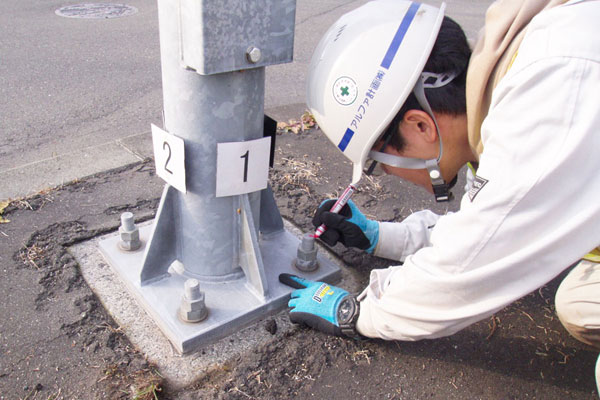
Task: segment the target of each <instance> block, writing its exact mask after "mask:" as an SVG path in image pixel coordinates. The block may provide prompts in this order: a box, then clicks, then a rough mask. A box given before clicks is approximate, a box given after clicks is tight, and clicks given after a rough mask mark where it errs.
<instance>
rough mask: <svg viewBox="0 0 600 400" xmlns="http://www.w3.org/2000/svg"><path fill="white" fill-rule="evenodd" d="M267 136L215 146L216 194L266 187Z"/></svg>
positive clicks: (251, 190)
mask: <svg viewBox="0 0 600 400" xmlns="http://www.w3.org/2000/svg"><path fill="white" fill-rule="evenodd" d="M270 151H271V138H270V137H265V138H262V139H256V140H248V141H246V142H232V143H219V144H218V145H217V197H223V196H235V195H240V194H244V193H251V192H256V191H258V190H262V189H265V188H266V187H267V180H268V177H269V156H270Z"/></svg>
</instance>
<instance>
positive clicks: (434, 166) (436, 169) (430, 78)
mask: <svg viewBox="0 0 600 400" xmlns="http://www.w3.org/2000/svg"><path fill="white" fill-rule="evenodd" d="M455 77H456V74H434V73H431V72H422V73H421V76H420V78H419V79H418V80H417V83H416V85H415V87H414V89H413V93H414V95H415V97H416V98H417V101H418V102H419V104H420V105H421V107H423V110H424V111H425V112H426V113H427V114H429V116H430V117H431V119H433V123H434V124H435V130H436V132H437V135H438V138H439V151H438V156H437V158H433V159H431V160H424V159H420V158H410V157H402V156H395V155H391V154H387V153H383V152H381V151H375V150H371V151H370V152H369V158H370V159H372V160H374V161H377V162H380V163H382V164H385V165H389V166H391V167H398V168H406V169H427V172H428V173H429V179H431V186H432V187H433V194H434V196H435V200H436V201H438V202H442V201H448V200H450V197H451V194H450V191H449V190H450V185H448V184H447V183H446V182H445V181H444V178H443V177H442V172H441V171H440V164H439V163H440V160H441V159H442V155H443V151H444V147H443V144H442V135H440V128H439V126H438V123H437V120H436V119H435V115H433V111H432V109H431V106H430V105H429V102H428V101H427V97H426V96H425V88H427V89H434V88H439V87H442V86H445V85H447V84H448V83H450V82H451V81H452V80H453V79H454V78H455Z"/></svg>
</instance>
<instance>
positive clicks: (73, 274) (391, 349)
mask: <svg viewBox="0 0 600 400" xmlns="http://www.w3.org/2000/svg"><path fill="white" fill-rule="evenodd" d="M275 159H276V166H275V168H274V169H273V170H272V171H271V185H272V187H273V190H274V192H275V197H276V199H277V204H278V206H279V208H280V211H281V214H282V216H283V217H284V218H286V219H288V220H289V221H291V222H293V223H294V224H295V225H297V226H298V227H300V228H301V229H302V230H309V229H312V224H311V223H310V220H311V218H312V213H313V212H314V210H315V208H316V207H317V206H318V204H319V203H320V202H321V201H322V200H323V199H325V198H328V197H334V196H335V195H336V194H339V193H341V191H342V190H343V189H344V188H345V186H346V185H347V184H348V183H349V179H350V176H351V168H350V165H349V164H348V163H347V162H345V160H344V159H343V157H341V155H339V154H338V153H337V151H336V150H335V149H334V148H333V146H331V145H330V144H329V143H328V142H327V141H326V140H325V139H324V137H323V135H322V134H321V133H320V132H318V130H314V129H313V130H309V131H304V132H300V133H298V134H294V133H291V132H288V133H284V134H280V135H278V137H277V150H276V158H275ZM162 185H163V184H162V182H161V180H160V179H159V178H157V177H156V176H155V174H154V169H153V163H152V161H151V160H146V161H144V162H141V163H138V164H135V165H129V166H126V167H123V168H120V169H117V170H112V171H107V172H105V173H102V174H98V175H95V176H92V177H89V178H86V179H82V180H80V181H77V182H73V183H71V184H68V185H65V186H63V187H60V188H57V189H53V190H49V191H46V192H43V193H39V194H38V195H36V196H33V197H30V198H27V199H20V200H15V201H12V202H11V203H10V204H9V205H8V207H6V209H4V211H3V213H2V216H3V217H4V218H6V219H8V220H10V222H8V223H5V224H1V225H0V261H1V265H2V272H3V276H2V279H1V280H0V290H1V291H2V293H3V294H4V295H3V306H2V307H1V308H0V321H2V323H1V327H0V399H62V398H64V399H132V398H139V399H144V398H148V399H153V398H155V396H157V397H158V398H163V399H205V398H206V399H211V398H215V399H249V398H256V399H283V398H298V399H315V398H316V399H319V398H331V399H347V398H354V399H374V398H377V399H425V398H431V399H464V398H469V399H471V398H472V399H512V398H519V399H521V398H533V399H536V398H538V399H564V398H569V399H591V398H594V397H595V396H596V391H595V381H594V364H595V361H596V358H597V353H596V352H595V351H594V350H592V349H591V348H589V347H587V346H585V345H583V344H581V343H579V342H577V341H576V340H574V339H573V338H571V337H570V336H569V335H568V334H567V333H566V331H565V330H564V328H563V327H562V326H561V324H560V322H559V321H558V319H557V317H556V316H555V313H554V305H553V299H554V293H555V291H556V287H557V285H558V283H559V282H560V278H561V277H558V278H557V279H555V280H554V281H553V282H551V283H549V284H548V285H547V286H545V287H543V288H542V289H540V290H538V291H536V292H534V293H532V294H530V295H528V296H526V297H525V298H523V299H521V300H519V301H517V302H516V303H514V304H513V305H511V306H510V307H508V308H506V309H504V310H503V311H501V312H499V313H498V314H496V315H495V316H493V317H491V318H489V319H487V320H484V321H481V322H479V323H477V324H475V325H474V326H471V327H469V328H467V329H465V330H463V331H461V332H459V333H458V334H456V335H453V336H451V337H448V338H443V339H437V340H426V341H419V342H385V341H380V340H364V341H355V340H351V339H345V338H338V337H332V336H327V335H325V334H322V333H320V332H316V331H313V330H311V329H307V328H305V327H301V326H297V327H296V328H295V329H294V330H292V331H291V332H285V333H284V332H279V331H278V330H277V324H276V322H275V320H274V319H269V320H267V321H266V322H262V323H261V324H262V329H264V330H265V331H266V332H269V333H270V341H269V342H268V343H267V344H266V345H264V346H262V347H261V348H259V349H254V350H253V351H251V352H250V351H249V352H248V353H245V354H239V356H238V357H237V358H236V359H234V360H231V361H230V362H228V363H226V364H225V365H223V366H222V367H221V368H218V369H217V370H213V371H207V373H206V374H205V375H204V376H203V377H202V378H201V379H199V380H198V381H197V382H196V383H195V384H193V385H191V386H190V387H187V388H185V389H182V390H178V391H175V390H173V389H172V388H170V387H169V384H168V382H165V381H164V380H163V379H162V378H161V377H160V374H159V371H157V370H156V368H155V367H154V366H153V365H151V364H149V363H148V362H147V361H146V360H145V359H144V356H143V354H141V353H140V352H138V351H137V350H136V349H134V348H133V347H132V346H131V344H130V342H129V340H128V339H127V337H126V336H125V335H124V334H123V333H122V331H121V330H120V328H119V327H118V326H117V325H116V324H115V322H114V321H113V320H112V319H111V317H110V315H109V314H108V313H107V312H106V311H105V310H104V308H103V307H102V305H101V304H100V302H99V301H98V299H97V298H96V296H95V295H94V293H93V292H92V291H91V290H90V289H89V287H88V286H87V285H86V283H85V281H84V280H83V278H82V277H81V274H80V272H79V266H78V264H77V262H76V260H75V259H73V257H72V256H71V255H70V254H69V252H68V251H67V248H68V247H69V246H70V245H72V244H74V243H77V242H80V241H84V240H88V239H90V238H92V237H95V236H98V235H101V234H103V233H106V232H110V231H113V230H116V229H117V227H118V224H119V215H120V213H121V212H123V211H125V210H127V211H133V212H134V213H135V215H136V221H137V222H140V221H144V220H148V219H151V218H153V215H154V213H155V211H156V208H157V206H158V201H159V198H160V194H161V190H162ZM462 186H463V183H462V182H459V183H458V184H457V187H456V189H455V195H456V197H457V198H460V194H461V190H460V188H461V187H462ZM353 200H354V201H355V202H356V203H357V204H358V205H359V207H361V209H362V210H363V211H364V212H365V213H366V214H367V215H368V216H370V217H372V218H376V219H378V220H382V221H401V220H402V219H403V218H405V217H406V216H408V215H410V213H412V212H413V211H417V210H420V209H424V208H429V209H433V210H434V211H436V212H439V213H445V212H448V211H452V210H456V209H457V208H458V200H454V201H453V202H451V203H446V204H435V203H434V202H433V200H432V199H431V195H429V194H427V193H425V192H424V191H422V190H420V189H417V188H415V187H413V186H412V185H410V184H406V183H403V182H400V181H399V180H396V179H394V178H391V177H387V176H381V175H380V176H376V177H374V178H373V179H372V180H369V181H365V183H361V186H360V187H359V190H358V191H357V193H356V194H355V196H354V197H353ZM331 251H332V252H333V253H334V254H336V255H337V256H339V257H340V258H341V259H342V260H343V261H344V263H345V264H346V265H347V267H348V269H349V271H351V272H352V274H353V275H355V277H356V278H357V279H358V281H359V282H361V284H363V285H364V284H366V283H367V282H368V276H369V272H370V271H371V270H372V269H373V268H384V267H386V266H388V265H392V262H390V261H389V260H384V259H379V258H376V257H373V256H370V255H368V254H365V253H363V252H361V251H357V250H353V249H345V248H343V247H341V246H336V247H334V248H332V249H331Z"/></svg>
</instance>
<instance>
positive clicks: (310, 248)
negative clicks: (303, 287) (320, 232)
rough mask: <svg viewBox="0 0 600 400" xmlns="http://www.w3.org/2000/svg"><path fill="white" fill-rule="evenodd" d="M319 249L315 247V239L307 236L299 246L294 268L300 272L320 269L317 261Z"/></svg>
mask: <svg viewBox="0 0 600 400" xmlns="http://www.w3.org/2000/svg"><path fill="white" fill-rule="evenodd" d="M317 252H318V248H317V246H316V245H315V239H314V237H312V236H310V235H309V234H305V235H304V237H303V238H302V241H301V242H300V245H299V246H298V252H297V253H296V259H295V260H294V266H295V267H296V268H298V269H299V270H300V271H304V272H310V271H314V270H316V269H317V268H319V263H318V261H317Z"/></svg>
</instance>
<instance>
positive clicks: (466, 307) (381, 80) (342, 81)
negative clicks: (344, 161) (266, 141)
mask: <svg viewBox="0 0 600 400" xmlns="http://www.w3.org/2000/svg"><path fill="white" fill-rule="evenodd" d="M597 21H600V1H593V0H571V1H566V0H525V1H514V0H499V1H497V2H495V3H494V4H492V6H491V7H490V8H489V10H488V11H487V14H486V23H485V27H484V29H483V30H482V32H481V34H480V38H479V40H478V42H477V44H476V45H475V47H474V49H473V53H472V54H471V52H470V50H469V46H468V44H467V40H466V38H465V35H464V33H463V32H462V30H461V28H460V27H459V26H458V25H457V24H456V23H455V22H454V21H452V20H451V19H450V18H448V17H445V16H444V8H443V6H442V7H441V8H440V9H437V8H435V7H432V6H429V5H425V4H419V3H415V2H409V1H402V0H376V1H373V2H370V3H367V4H365V5H364V6H362V7H360V8H358V9H356V10H354V11H352V12H350V13H348V14H346V15H344V16H343V17H341V18H340V19H339V20H338V21H337V22H336V23H335V24H334V25H333V26H332V27H331V28H330V29H329V31H328V32H327V33H326V34H325V36H324V37H323V39H322V40H321V42H320V43H319V44H318V46H317V48H316V50H315V53H314V55H313V58H312V62H311V64H310V69H309V76H308V91H307V94H308V105H309V108H310V110H311V112H312V113H313V115H314V117H315V119H316V121H317V122H318V124H319V126H320V127H321V129H322V131H323V132H324V134H325V135H326V136H327V137H328V138H329V140H330V141H332V142H333V144H334V145H335V146H337V147H338V148H339V150H341V151H342V152H343V154H344V155H345V156H346V157H347V158H348V159H349V160H350V161H351V162H352V163H353V165H354V167H353V180H352V181H353V183H357V182H358V180H359V179H360V177H361V174H362V173H363V171H364V169H365V167H366V165H367V161H368V160H369V159H370V160H373V162H378V163H379V164H380V165H381V166H382V168H383V170H384V171H385V172H386V173H388V174H391V175H395V176H398V177H400V178H403V179H405V180H408V181H410V182H413V183H415V184H416V185H420V186H422V187H424V188H425V189H426V190H428V191H429V192H431V193H433V194H434V195H435V197H436V199H437V200H438V201H445V200H448V199H449V198H450V197H451V194H450V189H451V187H452V183H453V182H455V180H456V176H457V174H458V172H459V170H461V168H462V167H463V166H464V165H465V164H467V163H469V164H470V165H471V167H472V168H469V169H467V174H468V179H467V181H468V185H469V187H468V190H467V191H466V193H465V195H464V196H463V197H462V199H461V200H460V209H459V211H457V212H455V213H449V214H447V215H443V216H438V215H436V214H434V213H433V212H431V211H428V210H424V211H419V212H417V213H414V214H412V215H410V216H408V217H407V218H406V219H405V220H404V221H402V222H399V223H391V222H377V221H374V220H369V219H367V218H366V217H365V216H364V215H363V213H361V211H360V210H359V208H358V207H357V206H356V204H354V203H352V202H351V201H350V202H349V203H348V204H347V205H346V206H345V207H344V208H343V209H342V211H341V212H340V213H339V214H335V213H331V212H329V209H330V208H331V205H332V202H333V200H330V201H327V202H324V203H323V204H322V205H321V206H320V207H319V209H318V210H317V212H316V214H315V217H314V220H313V223H314V224H315V226H319V225H321V224H322V223H324V224H325V225H326V226H327V230H326V231H325V233H324V234H323V235H322V236H321V239H322V240H323V241H324V242H326V243H327V244H329V245H334V244H336V243H338V242H339V243H342V244H343V245H345V246H347V247H356V248H360V249H363V250H365V251H367V252H369V253H372V254H373V255H375V256H378V257H384V258H388V259H392V260H398V261H400V262H402V263H403V264H402V265H400V266H393V267H389V268H386V269H374V270H372V271H371V274H370V281H369V284H368V286H367V287H366V288H365V289H364V290H363V291H362V292H361V293H359V294H358V295H350V294H349V293H348V292H347V291H345V290H343V289H341V288H338V287H335V286H332V285H328V284H325V283H322V282H311V281H307V280H304V279H300V278H297V277H293V276H287V277H285V278H286V279H292V280H294V281H295V283H296V284H297V285H298V286H299V287H303V288H304V289H298V290H296V291H294V292H293V293H292V299H291V300H290V302H289V306H290V307H291V311H290V317H291V319H292V321H295V322H301V323H305V324H308V325H310V326H312V327H315V328H318V329H321V330H323V331H326V332H329V333H333V334H338V335H348V336H351V337H358V336H364V337H369V338H381V339H386V340H406V341H414V340H420V339H432V338H439V337H443V336H448V335H451V334H453V333H455V332H457V331H459V330H461V329H463V328H465V327H467V326H469V325H471V324H473V323H475V322H477V321H480V320H482V319H484V318H487V317H489V316H491V315H493V314H494V313H496V312H498V311H499V310H501V309H502V308H503V307H505V306H507V305H508V304H510V303H512V302H514V301H515V300H517V299H519V298H521V297H523V296H525V295H527V294H528V293H530V292H532V291H534V290H536V289H538V288H540V287H541V286H543V285H544V284H546V283H548V282H549V281H551V280H552V279H553V278H555V277H557V276H558V275H559V274H561V273H562V272H563V271H565V270H567V269H568V268H569V267H572V270H571V271H570V273H569V274H568V275H567V277H566V278H565V279H564V281H563V282H562V284H561V285H560V287H559V289H558V292H557V294H556V309H557V314H558V316H559V318H560V320H561V322H562V323H563V324H564V326H565V327H566V329H567V330H568V331H569V332H570V333H571V334H572V335H574V336H575V337H576V338H577V339H579V340H581V341H583V342H585V343H587V344H589V345H592V346H595V347H597V348H599V349H600V264H598V261H600V256H599V254H600V253H598V250H594V251H592V250H593V249H595V248H596V247H597V246H598V245H599V244H600V201H599V195H600V157H599V156H598V149H600V131H599V130H598V127H599V126H600V112H599V108H600V106H599V103H598V95H597V92H596V91H597V88H598V82H600V28H599V27H598V23H597ZM590 252H592V253H590ZM586 255H587V257H586ZM582 258H585V259H583V260H582ZM596 372H597V376H598V372H599V368H598V364H597V367H596ZM597 381H598V380H597Z"/></svg>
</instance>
